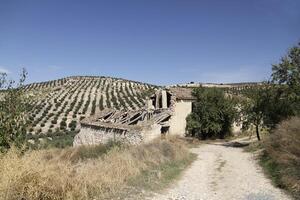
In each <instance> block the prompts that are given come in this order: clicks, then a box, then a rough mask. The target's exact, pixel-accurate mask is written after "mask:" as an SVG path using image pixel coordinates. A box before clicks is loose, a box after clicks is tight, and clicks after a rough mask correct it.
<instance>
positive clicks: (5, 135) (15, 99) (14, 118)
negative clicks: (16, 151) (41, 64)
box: [0, 69, 27, 151]
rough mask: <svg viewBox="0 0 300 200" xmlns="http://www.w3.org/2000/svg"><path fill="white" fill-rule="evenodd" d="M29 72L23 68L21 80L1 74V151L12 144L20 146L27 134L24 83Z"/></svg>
mask: <svg viewBox="0 0 300 200" xmlns="http://www.w3.org/2000/svg"><path fill="white" fill-rule="evenodd" d="M26 76H27V72H26V71H25V69H23V71H22V73H21V75H20V79H19V82H18V83H16V82H15V81H13V80H8V78H7V74H5V73H1V74H0V89H1V90H0V151H4V150H6V149H9V148H10V147H11V146H12V145H15V146H17V147H20V146H21V145H22V144H23V142H24V139H25V136H26V121H27V120H26V119H27V118H26V105H27V98H26V97H25V94H24V90H23V84H24V81H25V79H26Z"/></svg>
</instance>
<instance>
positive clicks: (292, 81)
mask: <svg viewBox="0 0 300 200" xmlns="http://www.w3.org/2000/svg"><path fill="white" fill-rule="evenodd" d="M272 71H273V73H272V81H273V82H274V83H276V84H279V85H280V86H281V87H282V88H283V89H284V93H285V96H286V99H287V100H288V101H289V102H290V103H291V104H292V106H293V109H294V115H297V114H298V115H299V114H300V43H298V45H296V46H294V47H292V48H291V49H290V50H289V51H288V54H287V55H286V56H284V57H282V58H281V61H280V62H279V63H278V64H274V65H273V67H272Z"/></svg>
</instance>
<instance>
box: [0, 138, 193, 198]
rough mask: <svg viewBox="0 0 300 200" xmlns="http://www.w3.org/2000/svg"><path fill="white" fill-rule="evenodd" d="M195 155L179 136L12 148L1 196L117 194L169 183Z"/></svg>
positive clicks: (3, 160)
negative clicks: (126, 143)
mask: <svg viewBox="0 0 300 200" xmlns="http://www.w3.org/2000/svg"><path fill="white" fill-rule="evenodd" d="M192 159H193V156H192V155H191V154H190V153H189V151H188V149H187V148H186V145H185V144H184V142H182V141H181V140H178V139H174V138H171V139H167V140H155V141H153V142H151V143H149V144H143V145H140V146H131V147H126V146H122V145H107V146H101V145H100V146H95V147H79V148H65V149H47V150H32V151H26V152H22V151H20V150H18V149H15V148H12V149H10V150H9V151H8V152H7V153H5V154H1V155H0V171H1V176H0V199H6V200H10V199H31V200H35V199H39V200H40V199H95V198H96V199H104V198H114V197H116V196H118V195H120V194H121V193H122V191H126V189H128V188H132V187H135V186H137V185H139V186H143V187H144V188H145V189H147V188H148V189H150V190H152V189H157V188H159V187H162V186H166V185H167V184H168V183H169V182H170V181H171V180H173V179H174V178H176V177H177V176H178V174H179V172H180V171H182V170H183V169H184V168H185V167H186V166H187V165H188V164H189V163H191V161H192ZM153 171H155V176H153V173H152V172H153ZM152 183H153V184H152ZM152 185H153V186H155V185H156V187H154V188H152ZM149 186H151V187H149ZM158 186H159V187H158Z"/></svg>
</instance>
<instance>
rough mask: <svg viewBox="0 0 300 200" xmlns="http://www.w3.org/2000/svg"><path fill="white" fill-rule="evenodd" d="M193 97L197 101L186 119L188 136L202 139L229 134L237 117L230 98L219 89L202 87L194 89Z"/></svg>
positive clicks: (234, 105) (233, 102) (234, 106)
mask: <svg viewBox="0 0 300 200" xmlns="http://www.w3.org/2000/svg"><path fill="white" fill-rule="evenodd" d="M193 95H194V96H195V97H196V99H197V100H196V102H194V104H193V111H192V113H191V114H190V115H188V116H187V119H186V120H187V126H186V129H187V131H188V134H189V135H190V136H193V137H198V138H202V139H205V138H207V137H219V138H223V137H224V136H226V135H227V134H229V133H230V131H231V126H232V124H233V122H234V119H235V118H236V116H237V111H236V104H235V101H234V100H233V99H232V97H231V96H229V95H226V94H225V93H224V91H223V90H221V89H218V88H204V87H199V88H195V89H194V90H193Z"/></svg>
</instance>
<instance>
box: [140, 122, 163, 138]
mask: <svg viewBox="0 0 300 200" xmlns="http://www.w3.org/2000/svg"><path fill="white" fill-rule="evenodd" d="M142 135H143V142H150V141H151V140H153V139H155V138H157V137H160V136H161V125H159V124H153V125H151V126H149V127H145V128H144V129H143V130H142Z"/></svg>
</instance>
